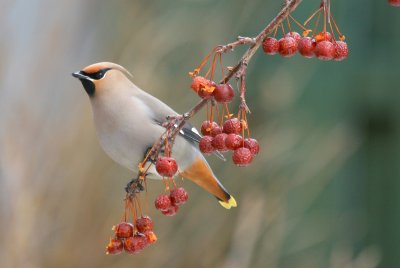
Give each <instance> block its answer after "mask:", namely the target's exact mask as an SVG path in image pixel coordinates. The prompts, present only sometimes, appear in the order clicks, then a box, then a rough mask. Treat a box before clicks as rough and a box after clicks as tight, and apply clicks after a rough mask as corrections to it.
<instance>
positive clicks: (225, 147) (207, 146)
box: [190, 76, 260, 167]
mask: <svg viewBox="0 0 400 268" xmlns="http://www.w3.org/2000/svg"><path fill="white" fill-rule="evenodd" d="M190 87H191V88H192V89H193V90H194V91H195V92H197V94H198V95H199V96H200V97H201V98H211V97H212V98H213V100H215V102H216V103H217V104H221V105H223V108H224V109H225V110H224V111H225V112H227V114H228V115H227V116H226V117H227V119H226V120H225V121H224V117H221V116H219V117H220V120H219V121H220V122H221V123H220V124H218V123H217V122H215V121H213V120H212V116H210V118H208V119H207V120H206V121H204V122H203V123H202V124H201V134H203V137H202V138H201V140H200V143H199V149H200V151H201V152H202V153H203V154H206V155H207V154H211V153H213V152H215V151H219V152H227V151H229V150H231V151H233V155H232V160H233V162H234V163H235V164H236V165H237V166H242V167H243V166H247V165H249V164H250V163H251V161H253V158H254V156H255V155H257V154H258V152H259V150H260V146H259V144H258V142H257V140H255V139H252V138H250V137H249V138H244V131H245V130H247V131H248V124H247V120H246V115H245V112H243V110H239V115H243V116H242V119H240V118H239V117H231V114H230V113H229V109H228V106H227V104H228V103H230V102H231V101H232V100H233V98H234V96H235V93H234V91H233V88H232V86H231V85H230V84H228V83H225V84H219V85H217V84H216V83H215V82H214V81H211V80H208V79H207V78H205V77H203V76H194V77H193V80H192V84H191V86H190ZM212 111H213V110H212V107H211V111H210V114H212ZM240 134H242V135H240Z"/></svg>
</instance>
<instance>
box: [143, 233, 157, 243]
mask: <svg viewBox="0 0 400 268" xmlns="http://www.w3.org/2000/svg"><path fill="white" fill-rule="evenodd" d="M144 235H145V236H146V238H147V243H148V244H154V243H155V242H156V241H157V236H156V234H155V233H154V232H153V231H146V232H145V233H144Z"/></svg>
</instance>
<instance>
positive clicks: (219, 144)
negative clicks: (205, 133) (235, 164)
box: [211, 133, 228, 152]
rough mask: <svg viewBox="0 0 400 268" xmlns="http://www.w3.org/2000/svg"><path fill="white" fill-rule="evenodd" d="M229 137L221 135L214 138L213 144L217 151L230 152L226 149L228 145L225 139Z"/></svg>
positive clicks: (224, 134)
mask: <svg viewBox="0 0 400 268" xmlns="http://www.w3.org/2000/svg"><path fill="white" fill-rule="evenodd" d="M227 136H228V135H227V134H226V133H221V134H218V135H216V136H215V137H214V139H213V140H212V143H211V144H212V146H213V147H214V149H215V150H218V151H220V152H226V151H228V149H227V148H226V145H225V139H226V137H227Z"/></svg>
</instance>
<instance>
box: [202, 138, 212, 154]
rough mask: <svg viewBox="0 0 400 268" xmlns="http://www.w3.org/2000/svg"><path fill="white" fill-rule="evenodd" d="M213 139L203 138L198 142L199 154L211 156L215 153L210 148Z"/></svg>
mask: <svg viewBox="0 0 400 268" xmlns="http://www.w3.org/2000/svg"><path fill="white" fill-rule="evenodd" d="M212 141H213V137H211V136H204V137H202V138H201V140H200V142H199V149H200V152H202V153H203V154H211V153H213V152H214V151H215V149H214V147H213V146H212Z"/></svg>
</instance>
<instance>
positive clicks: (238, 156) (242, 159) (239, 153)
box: [232, 147, 253, 167]
mask: <svg viewBox="0 0 400 268" xmlns="http://www.w3.org/2000/svg"><path fill="white" fill-rule="evenodd" d="M232 160H233V163H235V165H237V166H239V167H245V166H248V165H249V164H250V163H251V161H252V160H253V154H252V153H251V151H250V150H249V149H247V148H245V147H240V148H238V149H236V150H235V151H234V152H233V155H232Z"/></svg>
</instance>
